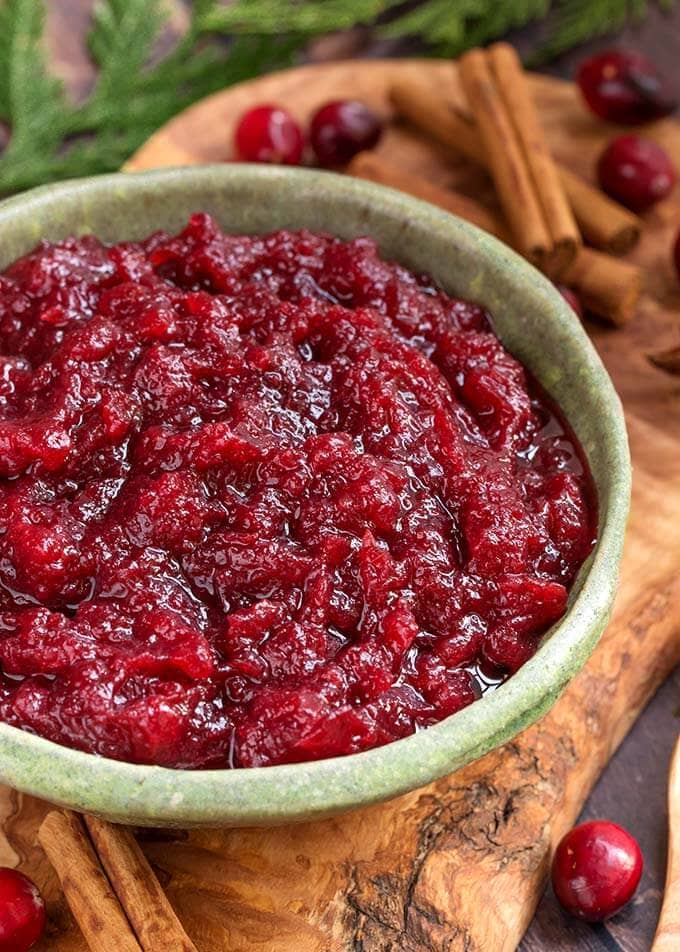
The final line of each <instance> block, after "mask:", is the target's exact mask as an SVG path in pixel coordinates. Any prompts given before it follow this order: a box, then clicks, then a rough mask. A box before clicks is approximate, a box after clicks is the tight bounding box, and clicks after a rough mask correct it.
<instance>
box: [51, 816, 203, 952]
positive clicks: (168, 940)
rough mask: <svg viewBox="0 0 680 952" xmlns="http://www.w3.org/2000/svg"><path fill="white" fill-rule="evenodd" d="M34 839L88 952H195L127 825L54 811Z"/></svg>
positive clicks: (194, 947)
mask: <svg viewBox="0 0 680 952" xmlns="http://www.w3.org/2000/svg"><path fill="white" fill-rule="evenodd" d="M38 839H39V841H40V844H41V846H42V848H43V849H44V851H45V853H46V855H47V858H48V859H49V861H50V862H51V864H52V866H53V867H54V869H55V871H56V873H57V875H58V877H59V880H60V882H61V886H62V889H63V891H64V895H65V896H66V900H67V902H68V904H69V906H70V908H71V911H72V913H73V915H74V918H75V919H76V921H77V923H78V925H79V926H80V928H81V931H82V933H83V936H84V937H85V940H86V942H87V944H88V946H89V948H90V949H91V950H92V952H112V950H115V952H197V950H196V946H195V945H194V944H193V942H192V941H191V940H190V939H189V937H188V936H187V934H186V932H185V931H184V928H183V927H182V924H181V922H180V921H179V919H178V918H177V916H176V915H175V912H174V910H173V908H172V906H171V905H170V903H169V901H168V898H167V896H166V895H165V892H164V891H163V889H162V888H161V885H160V883H159V882H158V880H157V878H156V876H155V875H154V872H153V870H152V869H151V867H150V865H149V863H148V862H147V859H146V857H145V856H144V854H143V853H142V851H141V849H140V847H139V845H138V843H137V841H136V840H135V838H134V836H133V835H132V833H131V832H130V831H129V830H127V829H126V828H125V827H120V826H113V825H112V824H111V823H107V822H106V821H104V820H99V819H97V818H96V817H93V816H85V817H80V816H79V815H78V814H76V813H72V812H71V811H63V812H62V811H60V810H53V811H52V812H51V813H48V815H47V816H46V817H45V819H44V821H43V823H42V826H41V827H40V831H39V833H38Z"/></svg>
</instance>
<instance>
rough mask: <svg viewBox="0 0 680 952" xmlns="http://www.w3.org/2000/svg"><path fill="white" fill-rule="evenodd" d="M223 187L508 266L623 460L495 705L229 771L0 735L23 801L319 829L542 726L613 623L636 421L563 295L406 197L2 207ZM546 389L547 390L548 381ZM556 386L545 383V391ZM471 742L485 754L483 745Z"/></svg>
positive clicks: (150, 820)
mask: <svg viewBox="0 0 680 952" xmlns="http://www.w3.org/2000/svg"><path fill="white" fill-rule="evenodd" d="M216 180H217V181H218V182H219V183H221V184H222V185H223V186H224V187H228V188H231V189H234V190H236V189H238V188H239V187H241V186H243V185H247V184H248V183H252V182H257V183H259V184H260V185H261V186H263V187H265V188H272V189H274V188H279V187H281V186H284V187H288V188H295V187H296V186H298V185H301V184H302V183H303V182H304V183H305V184H306V185H307V186H310V185H311V186H313V187H314V188H318V190H319V193H320V194H322V195H323V198H322V201H325V200H328V198H329V197H330V198H331V199H332V200H333V201H336V202H340V203H342V202H348V203H350V205H351V204H352V203H354V204H355V205H356V203H357V202H358V203H363V204H364V205H368V206H370V207H371V208H372V209H373V210H374V211H375V212H376V213H377V214H389V215H391V216H393V217H394V216H395V215H397V216H403V217H405V218H406V219H408V220H409V221H414V220H415V221H416V222H417V223H418V224H419V225H422V226H423V227H431V228H432V229H434V230H436V231H438V232H439V233H443V235H444V237H447V236H448V237H449V238H450V239H451V240H452V241H453V240H454V239H455V243H457V244H458V245H459V246H460V245H463V246H466V247H468V248H469V247H470V245H471V244H473V245H474V249H475V251H476V253H478V254H480V255H481V256H482V257H483V258H484V257H485V256H486V257H487V258H491V259H493V260H494V261H496V262H498V263H499V264H500V266H506V265H507V266H508V267H509V268H510V270H512V272H513V273H514V275H515V276H516V280H515V283H516V284H518V285H519V284H520V283H521V285H522V293H523V294H524V295H526V296H527V297H528V299H531V300H533V301H534V302H535V304H536V306H539V305H540V307H542V308H545V309H546V310H547V311H548V312H550V315H551V318H553V319H555V320H559V321H561V322H562V323H563V324H564V325H565V328H566V330H565V333H566V334H567V337H568V338H569V340H570V342H571V345H572V346H573V347H575V348H577V350H578V352H579V354H580V358H581V359H582V360H583V364H584V369H585V371H587V373H588V375H589V379H590V381H591V382H592V384H593V385H594V387H596V388H597V390H598V392H599V394H600V397H601V399H600V407H604V412H605V414H606V421H605V422H606V428H605V427H604V423H603V433H604V440H605V441H606V444H607V446H606V449H607V452H608V453H609V457H610V459H611V461H612V471H611V474H610V483H609V487H608V492H607V497H608V498H607V504H606V506H605V507H603V508H601V509H600V512H599V539H598V543H597V546H596V548H595V550H594V552H593V554H592V555H591V557H590V558H589V560H588V562H587V563H586V565H585V566H584V567H583V568H582V570H581V573H580V575H579V579H580V583H579V586H578V590H577V591H576V592H575V593H572V595H573V597H572V598H571V599H570V607H569V609H568V611H567V613H566V615H565V616H564V617H563V618H562V619H561V620H560V621H559V622H558V623H557V624H556V625H555V626H553V628H552V629H551V630H550V631H549V632H548V633H547V634H546V636H545V637H544V640H543V642H542V644H541V647H540V648H539V650H538V651H537V653H536V654H535V655H534V656H533V657H532V658H531V659H530V660H529V661H528V662H526V664H525V665H524V666H523V667H522V668H521V669H520V670H519V671H518V672H517V673H516V674H514V675H513V676H512V677H511V678H510V679H508V681H506V682H505V683H504V684H503V685H502V686H501V687H500V688H498V689H497V690H496V691H494V692H493V693H491V694H487V695H485V696H484V697H483V698H481V699H480V700H479V701H477V702H475V703H474V704H472V705H470V706H468V707H467V708H464V709H463V710H461V711H459V712H457V713H456V714H454V715H451V716H450V717H448V718H445V719H444V720H442V721H440V722H439V723H437V724H435V725H433V726H432V727H429V728H428V729H427V730H424V731H420V732H418V733H416V734H414V735H411V736H409V737H406V738H403V739H401V740H397V741H394V742H392V743H390V744H387V745H385V746H383V747H377V748H373V749H370V750H367V751H364V752H362V753H357V754H350V755H346V756H343V757H336V758H329V759H324V760H317V761H311V762H306V763H299V764H289V765H281V766H273V767H254V768H240V769H232V770H228V769H220V770H191V771H189V770H177V769H170V768H164V767H155V766H145V765H138V764H131V763H127V762H123V761H117V760H112V759H109V758H104V757H100V756H98V755H95V754H90V753H84V752H82V751H78V750H74V749H72V748H69V747H64V746H61V745H59V744H56V743H54V742H52V741H49V740H46V739H44V738H43V737H39V736H37V735H35V734H31V733H29V732H27V731H24V730H20V729H19V728H15V727H11V726H9V725H7V724H5V723H0V779H2V780H3V781H4V782H6V783H8V784H9V785H11V786H13V787H15V788H16V789H19V790H22V791H25V792H28V793H31V794H33V795H35V796H38V797H42V798H44V799H46V800H50V801H52V802H56V803H59V804H62V805H64V806H69V807H72V808H74V809H77V810H81V811H85V812H91V813H96V814H100V815H103V816H107V817H109V818H111V819H114V820H119V821H121V822H134V823H137V824H138V825H165V826H201V825H203V826H208V825H216V824H222V825H231V826H245V825H266V824H271V823H282V822H288V821H292V820H299V819H310V818H314V817H320V816H324V815H329V814H332V813H338V812H341V811H344V810H347V809H350V808H354V807H357V806H361V805H367V804H370V803H374V802H378V801H381V800H386V799H390V798H392V797H395V796H398V795H399V794H401V793H405V792H407V791H409V790H413V789H415V788H418V787H421V786H424V785H425V784H427V783H429V782H431V781H434V780H436V779H438V778H440V777H442V776H444V775H446V774H448V773H450V772H452V771H453V770H455V769H457V768H458V767H460V766H462V765H463V764H465V763H468V762H470V761H471V760H474V759H476V758H477V757H479V756H481V755H482V754H484V753H486V752H487V751H489V750H491V749H492V748H494V747H497V746H499V745H500V744H502V743H504V742H506V741H507V740H509V739H510V738H511V737H513V736H515V735H516V734H517V733H518V731H519V730H521V729H523V728H524V727H527V726H529V724H531V723H533V722H534V721H535V720H537V719H538V717H539V716H541V714H543V713H544V712H545V711H546V710H547V709H548V708H549V707H550V706H551V705H552V703H554V701H555V699H556V698H557V697H558V696H559V694H560V692H561V690H562V689H563V688H564V686H565V685H566V683H567V682H568V680H569V679H570V678H571V677H572V676H573V674H575V672H576V671H577V670H578V669H579V668H580V667H581V666H582V665H583V663H584V662H585V660H586V659H587V658H588V656H589V655H590V653H591V652H592V650H593V648H594V646H595V644H596V642H597V640H598V638H599V635H600V634H601V632H602V630H603V628H604V626H605V624H606V622H607V619H608V618H609V615H610V611H611V607H612V603H613V598H614V594H615V590H616V584H617V570H618V564H619V561H620V557H621V552H622V546H623V537H624V530H625V525H626V520H627V515H628V508H629V499H630V485H631V471H630V457H629V451H628V442H627V435H626V428H625V422H624V417H623V411H622V408H621V404H620V401H619V398H618V396H617V394H616V391H615V390H614V387H613V384H612V382H611V380H610V378H609V376H608V374H607V371H606V370H605V368H604V366H603V364H602V362H601V360H600V358H599V356H598V355H597V353H596V352H595V349H594V348H593V346H592V344H591V343H590V341H589V339H588V337H587V335H586V333H585V331H584V330H583V329H582V327H581V325H580V324H579V323H578V322H577V321H576V320H574V317H573V314H572V312H571V311H570V309H569V308H568V306H567V304H566V303H565V302H564V301H563V299H562V297H561V295H560V294H559V292H558V291H557V290H556V289H555V288H554V286H553V285H552V284H551V283H550V282H549V281H548V280H547V279H546V278H544V277H543V276H542V275H541V274H539V272H537V271H536V270H535V269H534V268H533V267H532V266H531V265H529V264H528V263H527V262H526V261H524V259H522V258H520V257H519V256H518V255H516V254H515V253H514V252H512V251H511V250H510V249H508V248H507V247H506V246H505V245H502V244H501V243H500V242H499V241H497V240H496V239H495V238H493V237H492V236H490V235H488V234H486V233H485V232H482V231H480V230H479V229H477V228H475V227H474V226H472V225H469V224H468V223H466V222H463V221H462V220H460V219H458V218H456V217H455V216H453V215H450V214H449V213H447V212H443V211H441V210H439V209H437V208H435V207H434V206H431V205H429V204H427V203H425V202H422V201H419V200H417V199H415V198H412V197H410V196H407V195H404V194H403V193H401V192H396V191H394V190H392V189H388V188H385V187H383V186H378V185H375V184H373V183H368V182H361V181H358V180H356V179H349V178H347V177H345V176H340V175H334V174H332V173H328V172H316V171H310V170H306V169H304V170H300V169H282V168H280V167H265V166H246V165H239V164H229V165H223V166H192V167H190V168H187V167H184V168H179V169H162V170H154V171H150V172H137V173H115V174H113V175H106V176H96V177H91V178H87V179H76V180H72V181H68V182H65V183H60V184H57V185H48V186H42V187H40V188H37V189H33V190H32V191H30V192H27V193H24V194H22V195H19V196H16V197H14V198H10V199H8V200H6V201H4V202H2V203H0V229H3V228H6V227H9V226H10V225H11V222H12V220H13V217H14V216H15V215H16V214H17V213H21V214H23V215H26V216H30V215H31V213H32V212H39V211H41V210H43V211H44V209H45V207H46V206H49V205H54V204H55V203H56V204H57V205H58V204H59V203H60V202H61V201H62V200H64V201H66V202H67V203H68V200H69V199H73V198H74V196H75V197H77V198H78V199H79V200H80V199H83V198H85V199H90V200H92V199H94V200H96V201H104V202H106V201H115V200H116V195H117V194H118V192H119V190H120V189H121V188H123V189H124V190H125V191H126V194H128V190H132V191H133V192H136V193H138V195H139V197H140V199H142V200H143V197H144V195H145V194H147V193H148V192H149V191H154V190H158V189H164V190H166V191H167V192H172V191H173V189H174V190H175V191H180V190H181V189H183V188H187V187H188V188H190V189H196V190H197V191H198V192H200V190H201V187H205V188H207V187H208V186H210V187H214V185H215V181H216ZM542 383H544V382H543V381H542ZM544 385H545V383H544ZM471 739H472V743H471V742H470V740H471Z"/></svg>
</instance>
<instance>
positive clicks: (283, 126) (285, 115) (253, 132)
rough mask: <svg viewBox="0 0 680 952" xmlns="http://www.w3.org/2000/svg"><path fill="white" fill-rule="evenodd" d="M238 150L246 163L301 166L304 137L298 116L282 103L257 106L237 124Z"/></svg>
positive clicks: (236, 138)
mask: <svg viewBox="0 0 680 952" xmlns="http://www.w3.org/2000/svg"><path fill="white" fill-rule="evenodd" d="M234 141H235V144H236V151H237V153H238V155H239V157H240V158H241V159H244V160H245V161H246V162H274V163H278V164H280V165H299V164H300V159H301V158H302V151H303V149H304V144H305V140H304V137H303V135H302V130H301V129H300V126H299V125H298V124H297V122H296V121H295V119H293V117H292V116H291V115H290V113H289V112H286V110H285V109H282V108H281V107H280V106H256V107H255V109H249V110H248V112H246V113H244V114H243V115H242V116H241V119H240V120H239V124H238V126H237V127H236V135H235V137H234Z"/></svg>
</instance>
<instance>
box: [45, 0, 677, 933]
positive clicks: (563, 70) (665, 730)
mask: <svg viewBox="0 0 680 952" xmlns="http://www.w3.org/2000/svg"><path fill="white" fill-rule="evenodd" d="M168 2H169V3H170V2H172V0H168ZM47 7H48V42H49V50H50V56H51V59H52V62H53V64H54V66H55V68H56V69H57V70H58V71H59V73H60V74H61V75H62V77H63V78H64V80H65V82H66V84H67V86H68V88H69V90H70V91H71V93H72V94H73V95H74V96H75V97H78V96H82V95H83V94H85V93H86V92H87V90H88V88H89V86H90V84H91V81H92V68H91V65H90V63H89V61H88V59H87V56H86V54H85V52H84V47H83V44H82V36H83V33H84V32H85V30H86V27H87V22H88V18H89V15H90V11H91V7H92V0H47ZM185 17H186V10H185V9H184V8H183V5H182V3H181V2H180V0H176V2H175V4H174V14H173V26H174V28H175V29H177V30H180V29H181V28H182V24H183V22H184V19H185ZM544 35H545V26H544V25H533V26H531V27H527V28H525V29H523V30H520V31H517V32H516V33H514V34H512V36H511V37H509V39H511V40H512V42H514V43H515V44H516V45H517V46H518V48H519V49H520V51H521V52H522V53H523V54H528V53H530V52H531V51H532V50H533V49H535V48H536V46H537V45H538V44H540V42H541V38H542V36H544ZM612 44H619V45H623V46H628V47H631V48H633V49H637V50H639V51H641V52H643V53H645V54H646V55H648V56H649V57H650V58H651V59H653V60H654V61H655V62H657V63H658V64H659V66H660V67H661V68H663V69H664V70H665V71H666V72H667V73H668V74H669V75H676V74H677V61H678V58H679V57H680V7H676V8H675V12H674V13H672V14H670V15H664V14H662V13H661V12H660V11H659V10H653V11H652V12H651V13H650V15H649V16H648V17H647V19H646V20H645V21H644V22H643V23H641V24H640V23H638V24H635V25H633V26H630V27H627V28H626V29H624V30H622V31H621V32H620V33H619V34H617V35H616V36H610V37H606V38H604V39H602V40H598V41H595V42H592V43H588V44H586V45H584V46H582V47H581V48H579V49H578V50H575V51H572V52H570V53H568V54H566V55H564V56H562V57H560V58H559V59H557V60H555V61H554V62H552V63H550V64H548V65H547V66H546V67H545V69H546V71H547V72H550V73H553V74H554V75H558V76H562V77H565V78H569V77H570V76H572V75H573V72H574V68H575V65H576V64H577V63H578V62H579V61H580V60H581V59H583V58H584V57H585V56H587V55H588V54H590V53H591V52H594V51H596V50H598V49H604V48H606V47H607V46H610V45H612ZM413 51H414V43H412V42H408V43H405V42H403V41H398V42H384V41H376V40H375V38H374V37H373V36H372V35H371V33H370V31H368V30H357V31H352V32H351V33H350V34H349V35H347V34H345V35H343V36H340V37H330V38H325V39H324V40H320V41H317V42H316V43H315V44H313V47H312V49H311V50H310V56H311V57H312V58H314V59H320V60H321V59H330V58H337V57H346V56H388V55H389V56H393V55H405V54H408V53H411V52H413ZM669 531H670V532H672V531H677V528H676V527H669ZM660 544H662V540H660ZM679 717H680V670H676V672H675V673H674V674H673V675H672V676H671V677H670V678H669V679H668V681H667V682H666V684H665V685H664V686H663V687H662V689H661V690H660V691H659V692H658V694H657V695H656V697H655V698H654V699H653V701H652V702H651V703H650V704H649V706H648V708H647V710H646V711H645V712H644V713H643V715H642V716H641V717H640V719H639V720H638V722H637V724H636V725H635V727H634V728H633V730H632V731H631V732H630V734H629V735H628V737H627V738H626V740H625V741H624V743H623V744H622V746H621V748H620V749H619V751H618V752H617V754H616V755H615V756H614V758H613V759H612V761H611V762H610V764H609V766H608V767H607V769H606V771H605V772H604V774H603V776H602V778H601V780H600V782H599V783H598V785H597V787H596V788H595V790H594V791H593V793H592V795H591V797H590V799H589V800H588V803H587V805H586V808H585V810H584V812H583V818H584V819H588V818H594V817H607V818H609V819H611V820H614V821H616V822H618V823H621V824H622V825H623V826H625V827H627V828H628V829H629V830H630V831H631V832H633V833H634V834H635V836H637V838H638V839H639V841H640V844H641V847H642V850H643V853H644V856H645V871H644V874H643V879H642V883H641V885H640V889H639V892H638V894H637V897H636V899H635V901H634V902H633V903H632V904H631V905H630V906H629V907H628V908H627V909H626V910H624V912H622V913H621V914H620V915H618V916H615V917H614V918H613V919H611V920H610V921H609V922H608V923H607V924H606V925H603V926H589V925H585V924H580V923H578V922H575V921H574V920H573V919H570V918H568V917H567V916H565V915H564V914H563V913H562V911H561V909H560V908H559V906H558V905H557V903H556V902H555V899H554V897H553V895H552V893H551V891H550V890H548V891H547V892H546V895H545V896H544V898H543V900H542V902H541V904H540V906H539V908H538V911H537V914H536V917H535V919H534V921H533V923H532V925H531V927H530V929H529V931H528V932H527V935H526V936H525V938H524V941H523V942H522V945H521V947H520V948H521V949H522V950H523V952H548V950H549V952H562V950H574V949H578V950H584V952H591V950H592V952H599V950H610V952H614V950H622V952H645V950H647V949H649V948H650V945H651V941H652V937H653V935H654V929H655V925H656V919H657V915H658V910H659V905H660V898H661V894H662V890H663V883H664V870H665V862H666V839H667V837H666V819H667V814H666V781H667V773H668V763H669V760H670V754H671V749H672V747H673V744H674V742H675V739H676V738H677V736H678V730H679V726H680V721H679V720H678V718H679ZM490 952H493V950H490Z"/></svg>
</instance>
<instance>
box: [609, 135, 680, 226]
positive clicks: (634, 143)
mask: <svg viewBox="0 0 680 952" xmlns="http://www.w3.org/2000/svg"><path fill="white" fill-rule="evenodd" d="M597 174H598V177H599V180H600V185H601V186H602V188H603V189H604V191H605V192H606V193H607V194H608V195H611V197H612V198H614V199H616V201H618V202H621V204H622V205H625V206H626V207H627V208H630V209H632V210H633V211H634V212H642V211H644V210H645V209H646V208H651V206H652V205H655V204H656V203H657V202H658V201H660V200H661V199H662V198H665V197H666V196H667V195H668V193H669V192H670V191H671V189H672V188H673V185H674V184H675V169H674V168H673V165H672V163H671V160H670V159H669V157H668V154H667V153H666V152H665V151H664V149H662V148H661V146H660V145H657V144H656V142H651V141H650V140H649V139H641V138H640V137H639V136H634V135H626V136H619V137H618V138H616V139H613V140H612V141H611V142H610V143H609V145H608V146H607V148H606V149H605V150H604V152H603V153H602V155H601V156H600V159H599V161H598V164H597Z"/></svg>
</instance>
